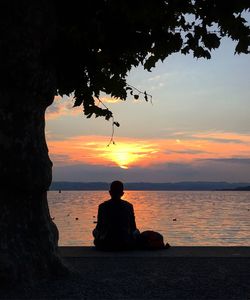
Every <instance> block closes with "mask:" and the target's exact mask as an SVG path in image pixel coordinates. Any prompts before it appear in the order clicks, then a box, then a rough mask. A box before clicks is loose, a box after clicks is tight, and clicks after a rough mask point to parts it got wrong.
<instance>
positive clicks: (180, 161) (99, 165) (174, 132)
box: [46, 39, 250, 182]
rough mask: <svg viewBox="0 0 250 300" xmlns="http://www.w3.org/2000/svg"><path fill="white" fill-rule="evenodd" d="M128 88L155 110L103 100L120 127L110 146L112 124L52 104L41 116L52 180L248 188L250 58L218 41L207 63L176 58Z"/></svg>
mask: <svg viewBox="0 0 250 300" xmlns="http://www.w3.org/2000/svg"><path fill="white" fill-rule="evenodd" d="M127 82H128V83H129V84H131V85H133V86H135V87H136V88H138V89H140V90H142V91H145V90H146V91H147V92H148V93H149V94H151V95H152V96H153V103H152V104H151V103H150V102H145V101H144V100H143V99H140V100H133V99H132V97H131V98H129V99H127V101H126V102H124V101H120V100H118V101H115V99H110V98H109V97H107V96H106V95H103V98H102V101H103V102H104V103H105V104H106V105H107V106H108V107H109V108H110V109H111V110H112V111H113V113H114V118H115V120H116V121H118V122H119V123H120V124H121V126H120V127H119V128H116V129H115V135H114V140H115V143H116V144H115V145H110V146H109V147H107V144H108V143H109V140H110V136H111V130H112V126H111V125H112V122H111V121H109V122H108V121H105V120H104V119H103V118H97V119H95V118H92V119H87V118H86V117H85V116H84V115H83V113H82V108H81V107H79V108H72V104H73V102H72V97H65V96H64V97H63V98H60V97H56V98H55V101H54V104H53V105H52V106H50V107H49V108H48V109H47V114H46V136H47V143H48V146H49V155H50V157H51V160H52V161H53V164H54V167H53V180H54V181H59V180H60V181H61V180H65V181H107V182H110V181H112V180H115V179H120V180H123V181H125V182H138V181H147V182H170V181H171V182H176V181H199V180H201V181H230V182H236V181H244V182H250V118H249V116H250V55H245V54H241V55H240V56H239V55H234V44H233V43H232V42H231V41H229V40H226V39H224V40H223V41H222V44H221V47H220V49H217V50H215V51H213V52H212V59H211V60H205V59H200V60H197V59H194V58H193V57H192V55H187V56H184V55H180V54H175V55H172V56H170V57H169V58H168V59H166V60H165V61H164V62H163V63H158V64H157V66H156V68H155V69H153V71H152V72H147V71H144V70H143V68H137V69H134V70H133V71H132V72H131V73H130V74H129V76H128V80H127Z"/></svg>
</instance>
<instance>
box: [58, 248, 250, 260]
mask: <svg viewBox="0 0 250 300" xmlns="http://www.w3.org/2000/svg"><path fill="white" fill-rule="evenodd" d="M59 252H60V255H61V256H62V257H65V258H66V257H75V258H77V257H79V258H80V257H86V258H88V257H89V258H91V257H93V258H96V257H99V258H101V257H103V258H105V257H128V258H129V257H130V258H132V257H149V258H150V257H154V258H157V257H170V258H171V257H193V258H195V257H227V258H230V257H231V258H233V257H245V258H250V246H172V247H170V248H169V249H162V250H153V251H150V250H131V251H100V250H96V249H95V247H94V246H59Z"/></svg>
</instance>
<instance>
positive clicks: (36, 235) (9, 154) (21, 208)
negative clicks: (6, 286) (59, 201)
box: [0, 0, 63, 283]
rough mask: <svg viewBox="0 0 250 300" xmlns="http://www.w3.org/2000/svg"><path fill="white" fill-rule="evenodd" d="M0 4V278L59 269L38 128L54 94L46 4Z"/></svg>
mask: <svg viewBox="0 0 250 300" xmlns="http://www.w3.org/2000/svg"><path fill="white" fill-rule="evenodd" d="M0 6H1V7H0V11H1V17H0V37H1V43H0V57H1V64H0V70H1V82H0V205H1V206H0V282H5V283H6V282H11V281H13V280H20V279H21V280H22V279H24V280H27V279H32V278H37V277H43V276H47V275H50V274H52V273H54V272H60V270H63V266H62V264H61V261H60V259H59V256H58V247H57V243H58V230H57V228H56V225H55V224H54V223H53V222H52V220H51V217H50V213H49V209H48V203H47V190H48V188H49V186H50V183H51V178H52V176H51V174H52V163H51V161H50V159H49V156H48V148H47V145H46V140H45V132H44V131H45V121H44V115H45V109H46V107H47V106H48V105H50V104H51V103H52V102H53V98H54V94H55V78H56V75H55V73H54V71H53V68H52V67H51V65H52V64H50V62H49V59H48V58H49V53H50V45H51V44H53V38H54V28H55V26H54V20H53V7H50V1H45V0H44V1H43V0H36V1H11V0H7V1H1V4H0Z"/></svg>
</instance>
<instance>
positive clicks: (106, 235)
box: [93, 181, 138, 250]
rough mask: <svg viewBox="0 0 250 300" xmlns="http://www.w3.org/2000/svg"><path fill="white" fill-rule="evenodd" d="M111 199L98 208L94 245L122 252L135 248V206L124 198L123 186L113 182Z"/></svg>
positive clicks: (118, 182)
mask: <svg viewBox="0 0 250 300" xmlns="http://www.w3.org/2000/svg"><path fill="white" fill-rule="evenodd" d="M109 192H110V195H111V199H110V200H108V201H105V202H103V203H102V204H100V205H99V208H98V219H97V225H96V228H95V229H94V231H93V235H94V237H95V240H94V244H95V245H96V247H97V248H99V249H104V250H105V249H107V250H122V249H130V248H133V246H134V243H135V233H136V232H137V231H138V230H137V229H136V223H135V216H134V209H133V205H132V204H131V203H129V202H127V201H125V200H122V199H121V197H122V196H123V194H124V193H123V184H122V183H121V182H120V181H114V182H112V184H111V186H110V191H109Z"/></svg>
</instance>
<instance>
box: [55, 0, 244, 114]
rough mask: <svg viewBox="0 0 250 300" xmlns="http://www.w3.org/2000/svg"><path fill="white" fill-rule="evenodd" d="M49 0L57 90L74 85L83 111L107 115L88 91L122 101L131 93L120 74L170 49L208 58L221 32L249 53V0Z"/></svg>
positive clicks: (240, 50)
mask: <svg viewBox="0 0 250 300" xmlns="http://www.w3.org/2000/svg"><path fill="white" fill-rule="evenodd" d="M55 3H56V7H55V10H56V14H57V18H56V26H57V28H56V32H57V36H56V40H55V47H54V48H53V51H54V54H53V61H54V62H55V63H56V66H55V67H56V71H57V80H58V81H57V92H58V93H59V94H67V95H68V94H70V93H71V92H74V93H75V104H74V105H75V106H79V105H83V108H84V113H85V115H86V116H87V117H91V116H92V115H93V114H94V115H95V116H104V117H105V118H106V119H109V118H110V117H112V112H110V110H109V109H108V108H106V107H105V108H104V109H103V108H100V107H99V106H98V105H97V104H96V101H95V98H97V99H98V98H99V96H100V93H101V92H104V93H106V94H108V95H110V96H112V97H115V98H120V99H121V100H125V99H126V97H127V95H128V93H131V90H130V89H129V87H128V85H127V82H126V76H127V74H128V72H129V71H130V70H131V68H132V67H136V66H138V65H139V64H141V65H143V66H144V69H146V70H147V71H150V70H151V69H152V68H153V67H154V66H155V64H156V63H157V62H158V61H163V60H164V59H165V58H167V57H168V56H169V55H171V54H173V53H176V52H180V53H182V54H188V53H192V54H193V56H194V57H196V58H206V59H210V58H211V51H212V50H213V49H216V48H218V47H219V46H220V40H221V38H222V37H228V38H230V39H232V40H233V41H236V48H235V53H236V54H240V53H246V54H247V53H249V45H250V27H249V26H248V24H247V22H246V20H245V19H244V18H243V17H242V13H243V12H246V11H248V12H249V10H250V2H249V0H237V1H233V0H232V1H231V0H229V1H222V0H84V1H83V0H82V1H73V3H72V2H70V3H69V2H65V1H60V2H59V1H56V2H55ZM136 97H137V96H135V98H136ZM145 99H146V100H147V99H148V98H147V94H145Z"/></svg>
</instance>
